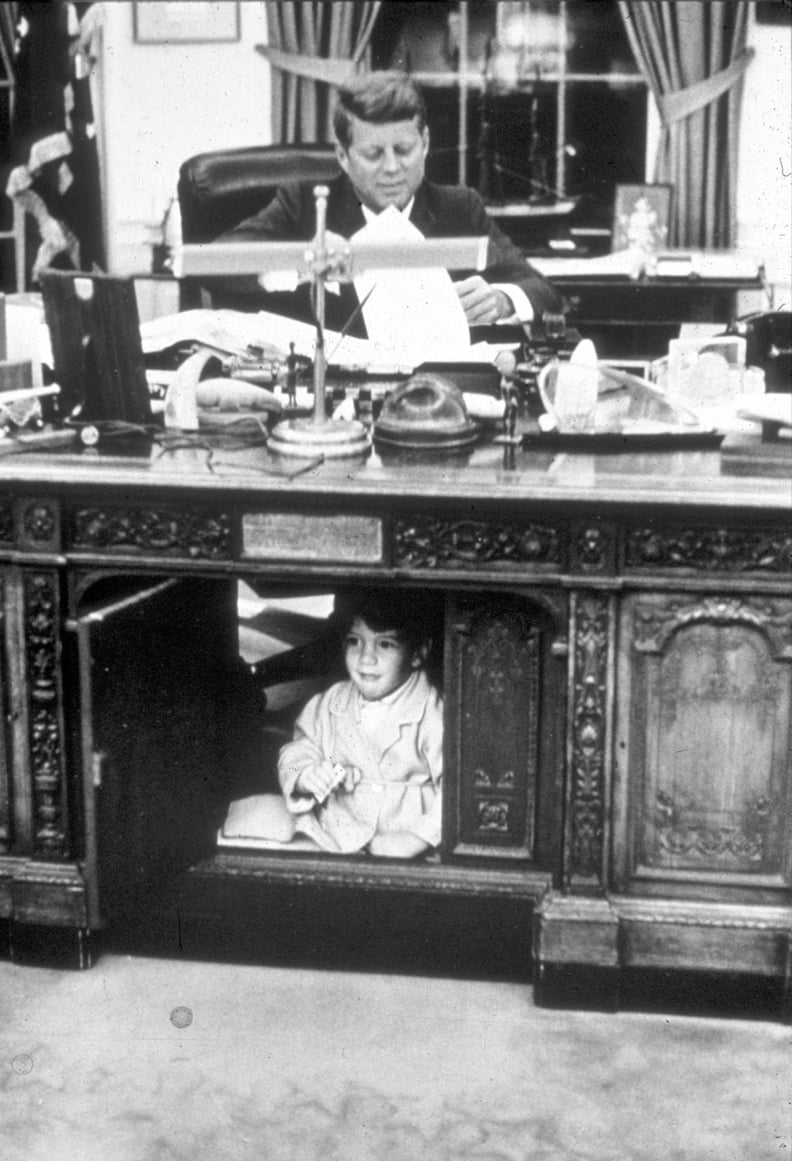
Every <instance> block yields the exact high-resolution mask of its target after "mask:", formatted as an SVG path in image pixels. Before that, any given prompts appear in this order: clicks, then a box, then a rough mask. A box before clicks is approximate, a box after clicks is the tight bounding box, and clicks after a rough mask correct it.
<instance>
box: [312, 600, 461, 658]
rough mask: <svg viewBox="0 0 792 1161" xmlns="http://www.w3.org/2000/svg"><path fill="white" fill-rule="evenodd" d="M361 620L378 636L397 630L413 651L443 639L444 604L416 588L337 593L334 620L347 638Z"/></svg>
mask: <svg viewBox="0 0 792 1161" xmlns="http://www.w3.org/2000/svg"><path fill="white" fill-rule="evenodd" d="M357 617H359V618H360V619H361V620H362V621H365V623H366V624H367V625H368V627H369V628H370V629H373V630H374V632H375V633H385V632H388V631H393V632H396V633H398V634H399V636H400V637H401V638H402V639H403V640H404V641H406V643H407V644H408V645H409V646H410V648H412V649H418V648H419V647H420V646H422V645H424V644H426V643H427V642H432V641H434V642H437V641H438V639H440V638H441V637H442V612H441V604H440V602H439V600H438V598H437V596H436V595H435V594H434V593H427V592H425V591H422V590H415V589H399V588H395V587H394V588H389V589H381V588H359V589H358V588H356V589H347V590H344V591H343V592H339V593H337V594H336V599H335V612H334V615H333V619H334V621H335V623H336V626H337V628H338V631H339V633H340V634H341V637H342V638H343V637H344V636H345V635H346V634H347V633H348V632H349V630H350V628H351V627H352V622H353V621H354V620H355V619H356V618H357Z"/></svg>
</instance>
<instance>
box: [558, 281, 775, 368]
mask: <svg viewBox="0 0 792 1161" xmlns="http://www.w3.org/2000/svg"><path fill="white" fill-rule="evenodd" d="M552 281H553V284H554V285H555V286H557V287H558V289H559V291H560V292H561V294H563V296H564V298H565V300H566V303H567V319H568V321H569V323H570V324H571V325H572V326H574V327H576V328H577V329H578V330H579V331H580V333H581V334H582V335H583V336H584V338H590V339H592V340H593V342H594V344H595V346H596V348H597V352H598V354H599V355H600V357H601V358H605V359H608V358H620V359H643V358H652V359H654V358H659V357H660V356H661V355H667V354H668V343H669V340H670V339H674V338H678V336H679V328H680V327H681V326H682V324H683V323H691V322H708V323H720V324H722V325H723V327H724V329H725V328H726V326H727V325H728V324H729V323H730V322H732V321H733V320H734V319H735V318H736V317H737V315H738V306H737V296H738V294H740V293H743V292H745V291H754V292H756V293H757V294H758V293H759V292H761V289H762V286H761V283H760V281H759V279H758V278H753V279H748V278H729V279H727V278H721V279H712V278H708V279H703V278H698V279H696V278H663V279H659V278H648V279H643V280H640V281H637V282H635V281H632V280H631V279H629V278H626V277H624V276H619V275H613V276H607V275H597V276H594V275H563V274H560V275H554V276H553V279H552Z"/></svg>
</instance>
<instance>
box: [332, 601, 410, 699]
mask: <svg viewBox="0 0 792 1161" xmlns="http://www.w3.org/2000/svg"><path fill="white" fill-rule="evenodd" d="M422 660H423V658H422V656H421V653H420V651H419V650H416V649H413V648H412V647H411V646H410V645H408V644H407V642H406V641H405V640H404V638H403V637H402V636H401V634H400V633H398V632H397V631H396V630H395V629H394V630H387V631H385V632H376V631H375V630H374V629H370V628H369V626H368V625H367V624H366V622H365V621H364V620H363V618H362V617H355V619H354V621H353V622H352V625H351V627H350V630H349V632H348V633H347V635H346V637H345V638H344V662H345V664H346V668H347V673H348V674H349V677H350V680H351V681H352V683H353V685H354V686H355V687H356V689H357V690H358V691H359V692H360V695H361V697H363V698H365V699H366V701H379V699H380V698H383V697H387V696H388V694H389V693H393V691H394V690H396V689H398V688H399V686H400V685H404V683H405V681H406V680H407V678H408V677H409V676H410V674H411V673H412V671H413V670H414V669H418V668H419V666H420V665H421V663H422Z"/></svg>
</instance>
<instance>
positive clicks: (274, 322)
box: [140, 271, 513, 372]
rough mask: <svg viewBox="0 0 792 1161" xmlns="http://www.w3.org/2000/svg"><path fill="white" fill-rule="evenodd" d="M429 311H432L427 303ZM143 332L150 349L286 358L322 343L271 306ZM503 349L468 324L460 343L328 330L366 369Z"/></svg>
mask: <svg viewBox="0 0 792 1161" xmlns="http://www.w3.org/2000/svg"><path fill="white" fill-rule="evenodd" d="M433 273H441V274H445V273H446V272H445V271H439V272H437V271H434V272H433ZM446 277H448V275H447V274H446ZM449 282H450V279H449ZM452 293H453V291H452ZM455 297H456V296H455ZM372 298H373V295H372ZM457 305H458V300H457ZM459 309H460V311H461V309H462V308H461V307H459ZM424 310H425V311H426V313H427V314H429V315H431V312H430V311H428V310H427V308H426V306H425V305H424ZM430 321H431V319H430ZM366 325H367V327H368V319H367V320H366ZM435 325H438V326H439V325H440V324H439V323H438V324H435ZM140 337H141V342H142V346H143V352H144V354H155V353H156V352H158V351H165V350H167V349H168V348H169V347H175V346H187V345H189V344H196V345H197V346H202V347H208V348H209V349H210V350H213V351H217V352H218V353H220V354H223V355H243V354H249V353H250V351H251V350H253V349H255V350H257V351H260V352H263V357H264V358H268V359H278V360H280V361H281V362H282V361H284V360H285V358H286V356H287V355H288V353H289V346H290V344H291V343H294V350H295V352H296V353H297V354H298V355H304V356H305V357H306V358H309V359H312V358H313V356H314V350H315V346H316V328H315V327H313V326H311V324H310V323H304V322H300V321H298V320H297V319H291V318H284V317H283V316H282V315H278V314H272V313H271V312H270V311H266V310H260V311H258V312H257V313H252V314H246V313H244V312H241V311H234V310H185V311H181V312H180V313H179V314H171V315H166V316H164V317H163V318H158V319H153V320H151V321H150V322H144V323H141V326H140ZM505 345H507V346H508V345H510V344H505ZM511 345H513V344H511ZM501 350H503V346H502V345H499V344H497V343H475V344H472V345H471V343H470V339H469V337H468V329H467V324H465V328H464V340H463V339H462V337H461V335H460V338H459V341H458V342H448V341H446V339H445V337H444V336H443V333H442V331H440V332H439V333H438V335H437V336H433V335H431V334H430V335H428V336H427V338H426V341H425V342H423V341H422V342H418V341H415V339H414V337H413V336H409V335H402V336H401V337H400V336H399V334H398V333H397V334H395V335H394V337H393V341H386V342H378V341H376V340H373V339H357V338H354V337H351V336H349V335H343V336H342V335H340V334H338V333H337V332H335V331H325V355H326V357H327V360H328V362H329V363H330V364H331V365H333V366H337V367H348V368H355V369H358V368H359V369H362V370H366V371H377V372H381V371H390V370H399V371H404V370H412V369H413V368H414V367H417V366H419V365H420V364H421V363H429V362H432V363H434V362H453V363H482V362H483V363H486V362H493V361H494V359H495V356H496V355H497V353H498V352H499V351H501Z"/></svg>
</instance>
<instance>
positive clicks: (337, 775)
mask: <svg viewBox="0 0 792 1161" xmlns="http://www.w3.org/2000/svg"><path fill="white" fill-rule="evenodd" d="M345 777H346V770H345V769H344V767H343V766H342V765H341V763H340V762H336V763H335V765H334V766H333V781H332V782H331V783H330V786H329V787H328V790H327V794H325V795H324V796H323V797H322V798H320V799H318V801H319V803H320V805H321V803H323V802H327V800H328V798H329V797H330V795H331V794H332V793H333V791H334V790H336V789H337V788H338V787H339V786H340V785H341V783H342V782H343V781H344V778H345Z"/></svg>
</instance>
